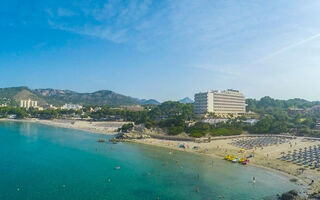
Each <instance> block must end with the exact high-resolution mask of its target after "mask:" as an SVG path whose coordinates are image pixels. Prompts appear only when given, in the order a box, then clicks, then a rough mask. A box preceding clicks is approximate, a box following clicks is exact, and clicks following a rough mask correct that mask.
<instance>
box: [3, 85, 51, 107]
mask: <svg viewBox="0 0 320 200" xmlns="http://www.w3.org/2000/svg"><path fill="white" fill-rule="evenodd" d="M3 98H7V99H10V100H13V101H15V102H16V103H18V102H19V101H20V100H22V99H32V100H36V101H38V103H39V105H41V104H45V103H46V101H45V99H43V98H42V97H40V96H38V95H37V94H35V93H34V92H33V91H32V90H30V89H29V88H28V87H24V86H22V87H10V88H0V99H3Z"/></svg>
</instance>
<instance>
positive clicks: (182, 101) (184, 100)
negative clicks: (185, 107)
mask: <svg viewBox="0 0 320 200" xmlns="http://www.w3.org/2000/svg"><path fill="white" fill-rule="evenodd" d="M179 102H180V103H184V104H187V103H193V102H194V101H193V100H192V99H190V98H189V97H186V98H183V99H180V100H179Z"/></svg>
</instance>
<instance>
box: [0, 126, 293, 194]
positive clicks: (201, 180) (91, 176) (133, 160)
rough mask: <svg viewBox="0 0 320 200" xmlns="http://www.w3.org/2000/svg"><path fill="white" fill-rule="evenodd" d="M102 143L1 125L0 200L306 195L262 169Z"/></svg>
mask: <svg viewBox="0 0 320 200" xmlns="http://www.w3.org/2000/svg"><path fill="white" fill-rule="evenodd" d="M99 138H105V139H106V140H108V138H109V136H101V135H97V134H91V133H87V132H83V131H77V130H70V129H63V128H55V127H50V126H45V125H39V124H32V123H20V122H0V199H1V200H14V199H17V200H19V199H21V200H22V199H23V200H27V199H30V200H38V199H39V200H44V199H46V200H58V199H59V200H63V199H86V200H89V199H94V200H99V199H130V200H135V199H148V200H149V199H157V197H158V198H159V199H160V200H162V199H165V200H167V199H175V200H177V199H196V200H197V199H201V200H206V199H262V198H264V197H270V196H274V195H276V194H278V193H282V192H285V191H288V190H290V189H299V188H298V187H297V186H296V185H294V184H292V183H290V182H289V181H288V179H287V178H285V177H283V176H280V175H279V174H276V173H273V172H269V171H265V170H262V169H259V168H255V167H250V166H249V167H248V166H241V165H238V164H232V163H229V162H226V161H224V160H221V159H212V158H208V157H205V156H200V155H196V154H190V153H185V152H179V151H174V153H173V154H172V155H170V154H169V153H168V150H167V149H162V148H157V147H152V146H148V145H140V144H128V143H119V144H111V143H108V142H106V143H98V142H97V140H98V139H99ZM117 166H119V167H120V170H115V167H117ZM253 176H255V177H256V180H257V181H256V183H255V184H253V183H252V177H253ZM197 188H198V192H196V189H197Z"/></svg>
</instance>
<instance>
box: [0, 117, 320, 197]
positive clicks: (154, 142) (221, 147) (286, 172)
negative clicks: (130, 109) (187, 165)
mask: <svg viewBox="0 0 320 200" xmlns="http://www.w3.org/2000/svg"><path fill="white" fill-rule="evenodd" d="M1 121H4V122H6V121H7V122H28V123H38V124H43V125H48V126H54V127H60V128H68V129H74V130H81V131H86V132H90V133H97V134H103V135H115V134H116V132H115V131H110V130H111V129H114V128H115V126H111V127H110V126H109V127H108V125H110V124H113V125H115V124H114V122H88V121H78V120H38V119H21V120H20V119H18V120H17V119H0V122H1ZM71 122H75V123H74V124H72V123H71ZM79 122H82V123H84V124H82V126H79ZM125 123H127V122H118V123H116V125H117V126H120V125H121V126H122V124H125ZM75 124H77V126H76V125H75ZM101 124H102V125H104V126H101ZM96 125H99V126H96ZM232 140H233V139H232V138H230V139H223V140H212V141H211V142H208V143H196V142H191V141H172V140H163V139H155V138H148V139H130V140H124V142H132V143H136V144H144V145H150V146H157V147H160V148H166V149H170V150H177V151H184V152H187V153H193V154H201V155H204V156H208V157H211V158H219V159H223V157H224V155H226V154H233V155H236V154H237V151H238V150H239V148H236V147H232V146H231V145H229V144H228V143H229V142H230V141H232ZM300 140H303V138H300ZM179 144H185V145H186V146H187V148H185V149H181V148H179V147H178V145H179ZM192 146H199V147H200V148H199V150H194V149H193V148H189V147H192ZM274 148H276V147H275V146H269V147H266V148H265V149H264V150H262V151H259V150H256V152H254V154H255V157H254V159H251V161H253V162H250V164H249V165H250V166H252V167H257V168H260V169H263V170H268V171H270V172H273V173H277V174H279V175H282V176H284V177H286V178H288V179H289V180H290V179H296V180H297V182H295V184H297V185H298V186H301V188H302V189H303V191H304V193H305V194H307V195H309V194H312V193H315V192H319V191H320V173H315V172H312V171H311V172H310V171H308V172H307V173H306V174H296V173H295V172H296V171H295V170H291V168H290V167H293V169H297V168H298V167H297V166H295V165H294V164H292V163H287V162H284V161H279V160H276V159H274V158H269V157H268V159H270V160H269V162H268V164H267V166H265V165H264V164H266V163H265V162H262V161H263V160H265V159H266V156H265V155H263V154H265V152H268V153H269V152H271V153H272V151H270V150H272V149H274ZM248 153H250V151H248ZM267 155H268V154H267ZM256 157H257V159H256ZM270 157H271V156H270ZM273 161H274V162H276V163H277V164H279V163H280V162H283V163H282V164H283V165H284V167H282V169H280V168H279V166H277V164H276V165H274V166H273V165H272V164H271V165H270V163H272V162H273ZM280 165H281V163H280ZM287 166H290V167H288V168H286V167H287ZM290 170H291V171H290ZM303 175H306V176H303ZM314 176H317V178H314V180H317V179H318V180H317V183H316V184H313V185H312V186H310V185H309V184H308V182H310V179H311V178H310V177H312V178H313V177H314Z"/></svg>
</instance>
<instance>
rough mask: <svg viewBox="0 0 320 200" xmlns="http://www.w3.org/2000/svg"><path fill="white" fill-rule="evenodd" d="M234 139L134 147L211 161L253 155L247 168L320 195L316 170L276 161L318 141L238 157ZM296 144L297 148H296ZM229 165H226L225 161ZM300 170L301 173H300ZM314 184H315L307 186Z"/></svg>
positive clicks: (153, 142) (300, 140)
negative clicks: (285, 178)
mask: <svg viewBox="0 0 320 200" xmlns="http://www.w3.org/2000/svg"><path fill="white" fill-rule="evenodd" d="M233 140H234V139H223V140H213V141H211V142H208V143H196V142H181V141H168V140H160V139H154V138H151V139H139V140H133V141H134V142H137V143H143V144H148V145H154V146H158V147H165V148H169V149H175V150H180V151H186V152H193V153H201V154H205V155H208V156H212V157H220V158H221V159H223V157H224V156H225V155H227V154H232V155H235V156H237V157H239V158H241V157H244V156H248V155H250V154H254V158H250V165H253V166H256V167H262V168H265V169H268V170H272V171H274V172H278V173H281V174H282V175H286V176H288V178H290V179H296V180H297V184H301V185H304V186H306V192H307V193H308V194H311V193H313V192H320V172H319V171H317V170H315V169H310V168H308V167H304V166H300V165H297V164H293V163H291V162H287V161H281V160H279V159H278V158H279V157H281V152H286V153H287V152H288V151H293V150H294V149H297V150H299V148H302V149H303V148H304V147H309V146H312V145H317V144H320V141H312V140H306V139H304V138H297V139H293V140H291V144H292V147H290V144H289V143H283V144H278V145H273V146H268V147H263V148H256V149H253V150H245V152H244V153H240V148H238V147H235V146H233V145H231V144H230V143H231V142H232V141H233ZM295 143H296V144H295ZM180 144H184V145H185V147H186V148H185V149H181V148H179V145H180ZM194 146H198V147H199V149H198V150H194V149H193V147H194ZM226 162H228V161H226ZM302 168H303V170H301V169H302ZM312 180H314V181H315V182H314V184H312V185H310V183H311V181H312Z"/></svg>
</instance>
